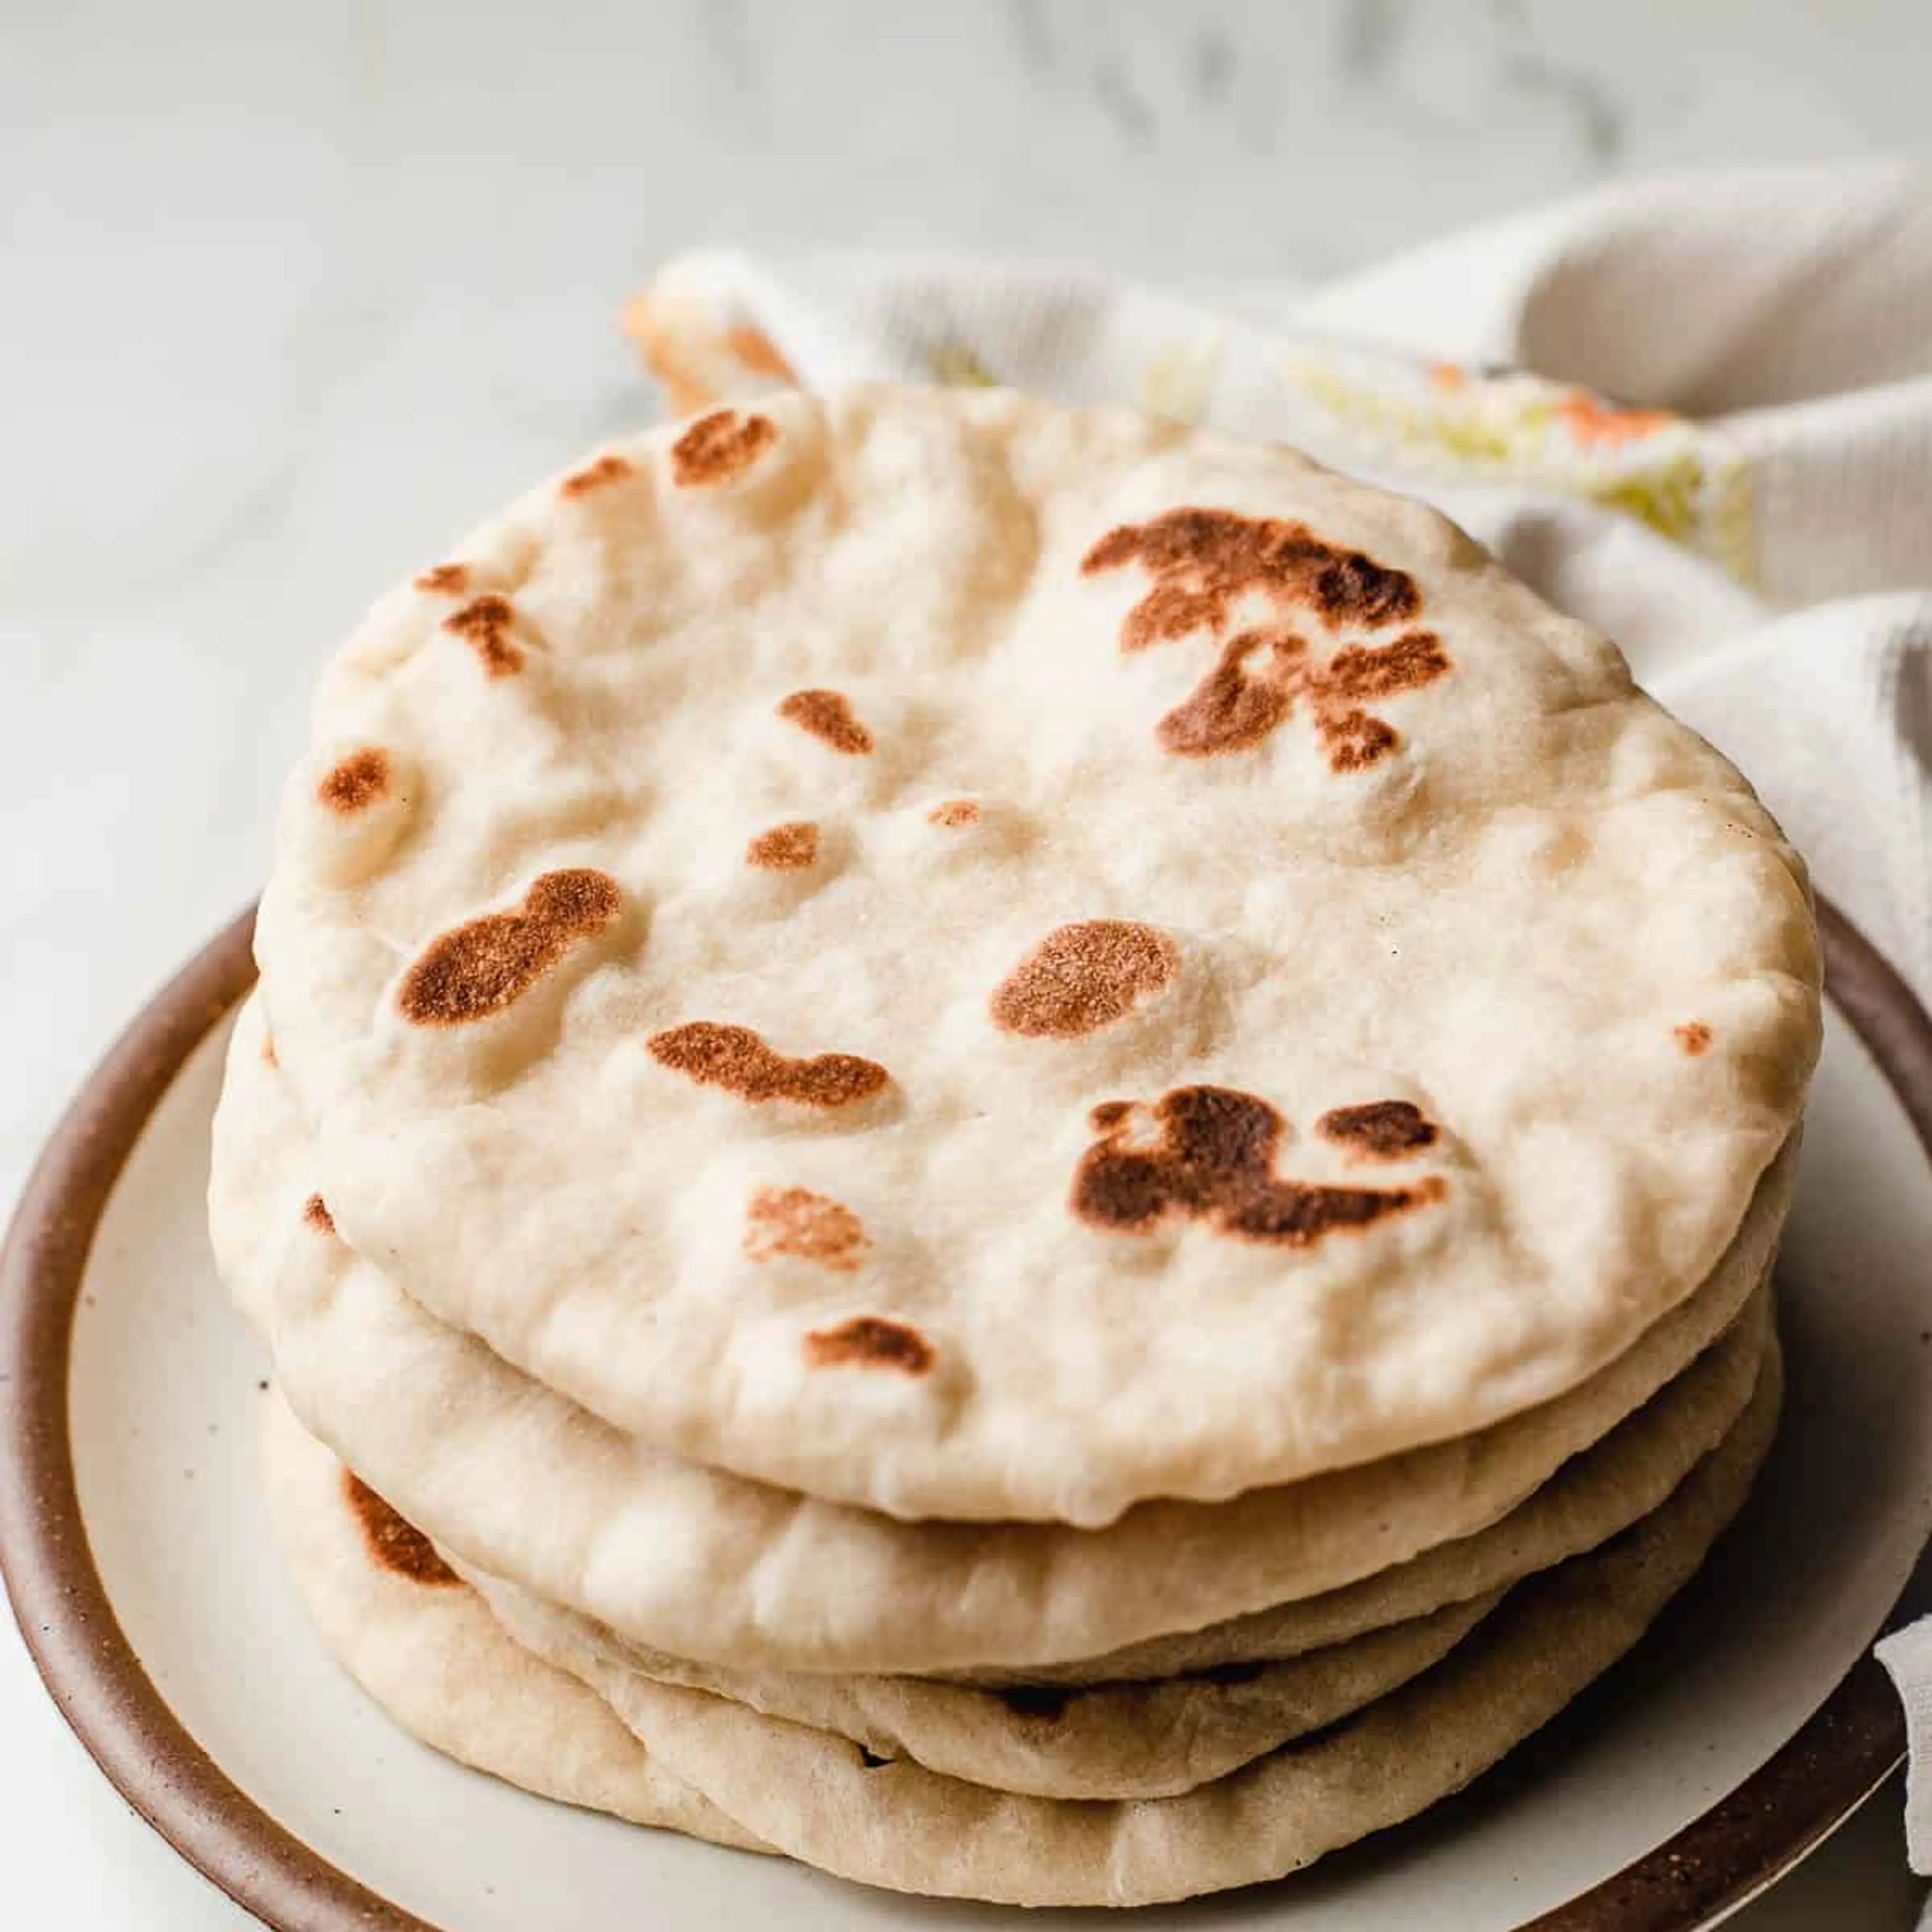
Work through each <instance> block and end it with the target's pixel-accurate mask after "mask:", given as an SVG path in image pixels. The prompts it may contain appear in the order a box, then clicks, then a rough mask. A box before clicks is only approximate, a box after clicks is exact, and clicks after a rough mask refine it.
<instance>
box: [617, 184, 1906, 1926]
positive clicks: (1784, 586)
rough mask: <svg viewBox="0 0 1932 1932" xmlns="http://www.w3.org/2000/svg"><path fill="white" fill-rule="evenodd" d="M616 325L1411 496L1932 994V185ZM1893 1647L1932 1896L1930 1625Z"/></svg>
mask: <svg viewBox="0 0 1932 1932" xmlns="http://www.w3.org/2000/svg"><path fill="white" fill-rule="evenodd" d="M626 320H627V323H628V326H629V327H630V329H631V332H632V333H633V334H634V335H635V336H636V338H637V341H638V343H639V345H640V348H641V349H642V350H643V354H644V356H645V359H646V362H648V364H649V366H650V367H651V368H652V371H654V372H655V374H656V375H657V377H658V380H659V381H660V382H661V383H662V385H663V386H664V389H665V391H666V392H667V397H668V398H669V400H670V403H671V404H672V406H673V407H674V408H676V409H677V410H680V411H682V410H691V409H695V408H697V407H702V406H705V405H707V404H716V403H721V402H733V401H743V400H745V399H747V398H750V397H752V396H754V395H757V394H759V393H760V392H763V391H765V390H768V389H770V388H772V386H775V385H782V384H789V383H796V382H802V383H808V384H811V385H812V386H829V385H831V384H834V383H841V382H846V381H851V380H858V379H860V378H863V377H896V378H901V379H905V380H919V381H928V382H930V381H935V380H936V381H941V382H947V383H1007V384H1013V385H1015V386H1019V387H1021V388H1025V389H1032V390H1036V391H1039V392H1043V393H1045V394H1048V395H1054V396H1057V397H1059V398H1062V399H1063V400H1066V401H1117V402H1126V403H1131V404H1136V405H1138V406H1139V407H1142V408H1144V409H1146V410H1150V411H1152V412H1154V413H1157V414H1160V415H1163V416H1172V417H1177V418H1179V419H1182V420H1184V421H1187V422H1202V423H1205V424H1209V425H1214V426H1215V427H1217V428H1223V429H1228V430H1233V431H1238V432H1240V433H1241V434H1244V435H1248V436H1253V437H1265V438H1270V439H1279V440H1284V441H1287V442H1291V443H1296V444H1298V445H1300V446H1301V447H1303V448H1304V449H1307V450H1309V451H1310V452H1312V453H1313V454H1314V455H1316V456H1318V457H1320V458H1322V459H1323V460H1325V461H1328V462H1330V463H1334V464H1335V465H1337V466H1339V467H1341V468H1343V469H1349V470H1352V471H1354V472H1356V473H1358V474H1359V475H1367V476H1369V477H1370V478H1373V479H1374V480H1376V481H1381V482H1384V483H1386V484H1389V485H1391V487H1395V488H1398V489H1402V490H1409V491H1410V492H1412V493H1416V494H1419V495H1422V496H1427V497H1429V498H1430V499H1432V500H1433V501H1435V502H1438V503H1439V504H1440V505H1442V507H1443V508H1445V509H1446V510H1447V511H1448V512H1449V514H1451V515H1452V516H1454V517H1456V518H1457V520H1458V521H1459V522H1460V523H1463V525H1464V526H1466V528H1468V529H1470V530H1472V531H1473V532H1475V534H1476V535H1478V537H1480V538H1481V539H1482V540H1483V541H1484V542H1486V543H1487V544H1489V545H1490V547H1491V548H1492V549H1493V550H1495V551H1496V553H1498V554H1499V556H1501V557H1502V559H1504V560H1505V562H1507V563H1508V565H1510V566H1511V568H1513V569H1514V570H1515V571H1517V574H1519V575H1520V576H1522V577H1525V578H1526V579H1527V580H1529V582H1530V583H1532V584H1534V585H1535V586H1537V587H1538V589H1540V590H1541V591H1542V592H1543V593H1544V595H1546V596H1547V597H1548V598H1550V600H1551V601H1553V602H1554V603H1556V604H1559V605H1561V606H1562V607H1564V608H1565V609H1567V610H1571V611H1572V612H1573V613H1575V614H1576V615H1577V616H1579V617H1581V618H1583V619H1586V620H1587V621H1589V622H1592V623H1594V624H1595V625H1598V626H1599V627H1600V628H1602V629H1604V630H1605V631H1608V632H1609V633H1610V634H1611V635H1613V636H1614V637H1616V638H1617V640H1619V642H1620V643H1622V645H1623V646H1624V648H1625V650H1626V651H1627V652H1628V654H1629V655H1630V657H1631V661H1632V662H1633V663H1634V665H1635V667H1636V669H1637V673H1638V675H1639V676H1640V678H1641V679H1643V681H1644V682H1645V683H1646V684H1647V685H1649V686H1650V687H1651V688H1652V689H1654V690H1655V691H1657V692H1658V694H1659V695H1660V696H1661V697H1663V698H1664V700H1666V701H1667V703H1669V704H1670V706H1672V708H1673V709H1674V710H1676V712H1678V713H1679V715H1681V716H1683V717H1685V718H1688V720H1689V721H1691V723H1693V724H1695V725H1696V726H1697V727H1698V728H1699V729H1700V730H1702V731H1703V732H1704V733H1705V734H1706V736H1709V738H1711V739H1712V740H1713V741H1714V742H1715V743H1717V744H1718V745H1720V746H1721V748H1724V750H1725V751H1728V752H1729V753H1730V754H1732V756H1733V757H1735V758H1736V760H1737V761H1738V763H1739V764H1740V765H1741V766H1743V767H1744V769H1745V770H1747V771H1748V772H1749V773H1750V774H1751V777H1752V778H1753V780H1754V782H1755V783H1756V784H1757V786H1758V788H1759V790H1760V791H1761V792H1762V793H1763V795H1764V797H1765V800H1766V803H1767V804H1768V805H1769V806H1770V807H1771V808H1772V810H1773V811H1775V812H1776V813H1777V814H1778V816H1779V817H1780V818H1781V819H1782V820H1783V821H1784V824H1785V826H1786V827H1787V829H1788V830H1789V831H1790V833H1791V835H1792V836H1793V838H1794V839H1795V840H1796V842H1797V843H1798V844H1799V846H1800V847H1801V848H1802V850H1804V851H1805V853H1807V854H1808V856H1809V857H1810V859H1811V862H1812V866H1813V869H1814V872H1815V874H1816V875H1817V878H1818V880H1819V882H1820V886H1821V887H1822V888H1823V890H1825V891H1826V892H1827V893H1829V895H1831V896H1832V898H1834V899H1835V900H1836V901H1837V902H1838V904H1840V905H1841V907H1843V908H1844V909H1845V910H1846V911H1847V912H1848V913H1849V914H1850V915H1851V916H1852V918H1853V919H1855V921H1856V922H1858V925H1859V926H1861V927H1862V928H1863V929H1864V932H1866V934H1867V935H1868V936H1869V937H1870V938H1871V939H1872V940H1873V941H1875V942H1876V944H1878V946H1879V947H1880V948H1881V949H1882V950H1883V951H1884V952H1885V953H1886V954H1887V955H1888V956H1889V957H1890V958H1891V960H1892V962H1894V965H1897V967H1898V968H1899V969H1900V971H1901V972H1903V974H1905V976H1906V978H1907V979H1908V980H1910V981H1911V982H1912V984H1913V986H1915V989H1917V991H1918V993H1919V995H1920V996H1921V998H1925V999H1927V1000H1928V1001H1932V178H1926V177H1922V176H1918V177H1915V176H1914V175H1912V174H1911V173H1909V172H1906V170H1903V169H1897V168H1890V167H1870V168H1861V169H1851V170H1845V169H1835V170H1832V171H1829V172H1804V173H1796V174H1754V175H1743V176H1721V177H1706V178H1695V177H1693V178H1685V179H1682V180H1676V181H1659V182H1655V183H1651V184H1638V185H1634V186H1631V187H1620V188H1617V189H1615V190H1610V191H1607V192H1605V193H1601V194H1598V195H1595V196H1590V197H1589V198H1587V199H1583V200H1580V201H1572V202H1565V203H1563V204H1562V205H1559V206H1556V207H1554V208H1546V209H1541V210H1538V211H1533V212H1532V213H1531V214H1528V215H1525V216H1522V217H1517V218H1515V219H1513V220H1509V221H1507V222H1505V223H1501V224H1499V225H1498V226H1494V227H1490V228H1486V229H1478V230H1477V231H1475V232H1474V233H1469V234H1466V235H1463V236H1457V237H1455V238H1453V239H1450V240H1448V241H1445V242H1440V243H1438V244H1436V245H1433V246H1431V247H1429V248H1425V249H1423V250H1421V251H1418V252H1417V253H1415V254H1409V255H1406V256H1403V257H1400V259H1398V260H1395V261H1393V262H1391V263H1387V264H1385V265H1384V266H1380V267H1378V268H1376V269H1371V270H1370V271H1368V272H1366V273H1364V274H1361V275H1355V276H1352V277H1350V278H1347V279H1346V280H1345V281H1341V282H1339V283H1336V284H1331V285H1329V286H1327V287H1322V288H1320V289H1318V290H1313V291H1310V290H1301V289H1283V290H1236V291H1226V290H1223V291H1217V292H1216V293H1215V294H1214V296H1213V297H1212V298H1211V299H1200V298H1196V299H1184V298H1183V297H1181V296H1177V295H1174V294H1170V293H1161V292H1158V291H1156V290H1151V289H1148V288H1145V287H1139V286H1137V285H1134V284H1126V283H1122V282H1119V281H1110V280H1107V279H1105V278H1097V277H1094V276H1091V275H1077V274H1069V273H1064V272H1054V271H1049V270H1044V269H1037V268H1028V267H1016V266H1003V265H1000V264H997V263H969V262H962V261H959V260H956V259H944V260H932V261H924V260H904V259H891V260H877V259H869V258H865V257H859V258H853V257H841V258H838V259H826V258H822V257H820V258H813V257H803V258H798V259H779V258H777V257H771V258H764V257H758V258H754V257H750V256H748V255H745V254H739V253H736V252H727V251H705V252H703V253H700V254H691V255H688V256H685V257H681V258H679V260H676V261H674V262H673V263H670V265H669V266H667V267H666V268H665V269H664V270H663V271H662V272H661V273H660V274H659V275H658V276H657V277H656V278H655V279H654V280H653V281H652V283H651V284H650V285H649V287H647V288H646V290H644V291H643V293H642V294H640V296H638V297H637V299H636V300H635V301H634V302H633V303H632V305H631V308H630V309H629V311H628V314H627V317H626ZM1879 1655H1880V1656H1881V1657H1882V1658H1883V1660H1884V1661H1885V1664H1886V1665H1887V1667H1888V1669H1889V1670H1891V1673H1893V1676H1894V1678H1895V1679H1896V1680H1897V1683H1898V1685H1899V1688H1900V1693H1901V1695H1902V1696H1903V1700H1904V1703H1905V1706H1906V1712H1907V1714H1908V1721H1909V1729H1910V1732H1911V1736H1912V1779H1911V1783H1910V1786H1909V1791H1908V1797H1907V1814H1908V1815H1907V1838H1908V1843H1909V1850H1910V1854H1911V1857H1912V1863H1913V1865H1914V1867H1915V1869H1916V1870H1921V1871H1925V1870H1932V1620H1928V1621H1927V1622H1926V1623H1924V1624H1922V1625H1918V1626H1917V1627H1915V1628H1914V1629H1912V1630H1910V1631H1905V1632H1902V1633H1900V1634H1899V1635H1898V1636H1897V1637H1894V1638H1893V1639H1891V1640H1890V1641H1889V1642H1888V1643H1887V1644H1885V1646H1882V1648H1881V1650H1880V1652H1879ZM1924 1924H1925V1925H1926V1927H1927V1928H1932V1912H1928V1915H1927V1918H1926V1920H1925V1921H1924Z"/></svg>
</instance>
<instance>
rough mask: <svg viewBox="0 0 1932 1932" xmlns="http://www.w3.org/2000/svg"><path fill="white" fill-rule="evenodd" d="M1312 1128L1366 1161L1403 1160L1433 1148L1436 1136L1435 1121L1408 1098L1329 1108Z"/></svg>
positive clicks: (1437, 1136) (1326, 1138)
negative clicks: (1425, 1149)
mask: <svg viewBox="0 0 1932 1932" xmlns="http://www.w3.org/2000/svg"><path fill="white" fill-rule="evenodd" d="M1315 1130H1316V1133H1319V1134H1320V1135H1321V1136H1322V1138H1323V1139H1325V1140H1331V1141H1339V1142H1340V1143H1341V1144H1342V1145H1343V1146H1344V1147H1346V1148H1349V1150H1350V1151H1351V1152H1352V1153H1354V1154H1358V1155H1360V1156H1361V1157H1363V1158H1364V1159H1366V1160H1406V1159H1407V1158H1408V1157H1409V1156H1410V1155H1411V1154H1420V1153H1421V1151H1423V1149H1424V1148H1432V1147H1433V1146H1434V1145H1436V1141H1437V1139H1438V1138H1439V1135H1438V1133H1437V1130H1436V1123H1435V1122H1434V1121H1432V1120H1430V1118H1429V1117H1428V1115H1426V1114H1425V1113H1424V1112H1423V1111H1422V1109H1421V1108H1420V1107H1418V1106H1416V1105H1415V1103H1413V1102H1412V1101H1409V1100H1370V1101H1367V1102H1365V1103H1364V1104H1363V1105H1362V1106H1359V1107H1335V1108H1331V1109H1330V1110H1329V1111H1328V1112H1327V1113H1325V1114H1324V1115H1322V1118H1321V1119H1320V1120H1319V1121H1316V1124H1315Z"/></svg>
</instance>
